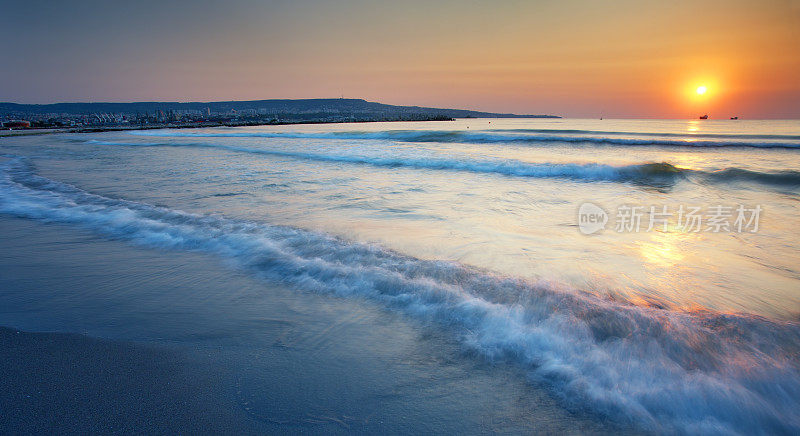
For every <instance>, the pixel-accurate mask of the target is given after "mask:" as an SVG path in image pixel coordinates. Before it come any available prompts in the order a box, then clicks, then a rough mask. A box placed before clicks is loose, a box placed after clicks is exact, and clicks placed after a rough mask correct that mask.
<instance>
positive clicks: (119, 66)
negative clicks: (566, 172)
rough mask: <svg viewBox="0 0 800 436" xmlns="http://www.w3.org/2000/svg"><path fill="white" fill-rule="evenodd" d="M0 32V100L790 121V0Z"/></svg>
mask: <svg viewBox="0 0 800 436" xmlns="http://www.w3.org/2000/svg"><path fill="white" fill-rule="evenodd" d="M0 38H2V55H1V56H2V57H0V101H14V102H22V103H49V102H58V101H133V100H139V101H141V100H160V101H208V100H252V99H262V98H313V97H338V96H342V95H344V96H345V97H351V98H365V99H367V100H373V101H380V102H383V103H392V104H417V105H428V106H439V107H460V108H470V109H479V110H490V111H503V112H506V111H509V112H512V111H513V112H518V113H553V114H561V115H566V116H590V117H594V116H600V115H604V116H606V117H615V116H616V117H677V118H682V117H694V116H696V114H698V113H705V112H708V113H711V114H712V115H713V116H715V117H718V118H721V117H727V116H728V115H739V116H742V117H747V118H757V117H764V118H800V0H761V1H739V0H727V1H714V0H693V1H661V2H658V3H656V2H651V1H644V0H638V1H598V0H584V1H580V0H575V1H568V0H562V1H513V0H507V1H503V0H496V1H482V0H460V1H435V0H425V1H417V0H407V1H391V2H389V1H387V2H381V1H377V0H344V1H315V0H292V1H289V0H287V1H255V0H236V1H234V0H228V1H225V2H222V1H218V2H215V1H200V0H186V1H169V0H159V1H149V0H136V1H109V0H103V1H83V0H74V1H56V0H53V1H35V0H34V1H30V0H26V1H21V0H14V1H10V0H8V1H7V0H0ZM699 85H706V86H707V87H708V92H707V94H706V95H705V96H703V97H702V98H699V97H698V96H697V95H696V94H695V93H694V89H695V88H697V86H699Z"/></svg>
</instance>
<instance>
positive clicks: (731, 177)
mask: <svg viewBox="0 0 800 436" xmlns="http://www.w3.org/2000/svg"><path fill="white" fill-rule="evenodd" d="M703 175H704V177H705V178H706V179H707V180H710V181H712V182H754V183H761V184H766V185H776V186H786V187H793V186H800V171H792V170H784V171H777V172H774V173H765V172H760V171H751V170H746V169H743V168H726V169H724V170H720V171H713V172H707V173H703Z"/></svg>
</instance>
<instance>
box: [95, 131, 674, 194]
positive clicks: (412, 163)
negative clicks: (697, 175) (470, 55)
mask: <svg viewBox="0 0 800 436" xmlns="http://www.w3.org/2000/svg"><path fill="white" fill-rule="evenodd" d="M87 142H88V143H90V144H97V145H119V146H131V147H137V146H138V147H152V146H162V147H201V148H220V149H224V150H229V151H235V152H242V153H253V154H263V155H270V156H280V157H289V158H296V159H304V160H314V161H323V162H344V163H351V164H365V165H372V166H377V167H388V168H415V169H427V170H450V171H466V172H472V173H489V174H500V175H505V176H516V177H533V178H568V179H576V180H586V181H622V182H624V181H631V182H635V183H642V184H651V183H652V184H662V183H666V182H673V181H675V178H676V177H679V176H681V174H682V173H683V170H681V169H680V168H677V167H675V166H673V165H671V164H669V163H666V162H662V163H644V164H639V165H627V166H613V165H605V164H598V163H587V164H578V163H530V162H523V161H519V160H513V159H505V160H501V159H496V160H483V161H480V160H459V159H449V158H439V157H425V158H421V157H420V158H415V157H378V156H363V155H352V154H321V153H307V152H299V151H287V150H269V149H259V148H247V147H236V146H231V145H224V144H210V143H160V144H153V143H125V142H110V141H97V140H89V141H87Z"/></svg>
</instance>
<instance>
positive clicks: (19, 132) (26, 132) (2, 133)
mask: <svg viewBox="0 0 800 436" xmlns="http://www.w3.org/2000/svg"><path fill="white" fill-rule="evenodd" d="M408 121H425V122H427V121H455V118H440V119H434V118H419V119H346V120H331V121H323V120H319V121H314V120H299V121H275V122H272V121H269V122H261V121H257V122H253V121H243V122H202V123H164V124H141V125H136V126H107V127H102V126H100V127H68V128H53V129H49V128H42V129H35V128H34V129H16V130H14V129H7V130H0V138H4V137H15V136H34V135H49V134H54V133H99V132H117V131H119V132H122V131H127V130H158V129H201V128H208V127H253V126H286V125H302V124H357V123H392V122H398V123H399V122H408Z"/></svg>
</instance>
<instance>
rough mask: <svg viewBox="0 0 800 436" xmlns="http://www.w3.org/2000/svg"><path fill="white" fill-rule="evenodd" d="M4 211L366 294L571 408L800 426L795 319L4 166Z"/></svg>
mask: <svg viewBox="0 0 800 436" xmlns="http://www.w3.org/2000/svg"><path fill="white" fill-rule="evenodd" d="M0 213H4V214H10V215H13V216H17V217H22V218H27V219H33V220H38V221H42V222H50V223H60V224H67V225H75V226H80V227H83V228H87V229H90V230H92V231H94V232H96V233H98V234H101V235H105V236H107V237H111V238H116V239H120V240H125V241H129V242H131V243H134V244H140V245H143V246H148V247H156V248H163V249H172V250H194V251H202V252H206V253H212V254H215V255H218V256H220V257H223V258H226V259H230V260H233V261H234V262H235V263H236V264H238V265H239V266H240V267H242V268H244V269H246V270H248V271H251V272H252V273H254V274H257V275H258V276H260V277H263V278H265V279H268V280H272V281H276V282H281V283H285V284H287V285H290V286H293V287H296V288H299V289H303V290H307V291H313V292H321V293H331V294H335V295H338V296H341V297H355V298H362V299H369V300H372V301H374V302H376V303H378V304H381V305H384V306H385V307H387V308H390V309H392V310H397V311H400V312H402V313H405V314H407V315H410V316H412V317H414V318H416V319H420V320H422V321H423V322H427V323H430V324H431V325H432V326H440V327H441V328H445V329H447V331H448V332H451V333H453V334H454V335H455V336H456V338H457V339H458V340H459V341H460V342H461V343H462V344H463V345H464V346H465V347H467V348H468V349H470V350H473V351H474V352H476V353H477V354H479V355H481V356H483V357H484V358H487V359H490V360H492V359H502V360H505V361H512V362H515V363H516V364H518V365H520V366H522V367H523V368H525V370H526V371H527V372H528V374H529V375H530V377H531V378H532V379H533V380H535V381H537V382H539V383H544V384H546V385H548V386H549V387H550V389H551V391H552V392H553V393H554V394H555V395H556V396H558V397H559V398H560V399H561V400H562V401H563V402H564V404H565V405H567V406H569V407H571V408H574V409H587V410H593V411H594V412H595V413H600V414H603V415H605V416H607V417H609V418H610V419H612V420H614V421H617V422H622V423H631V424H634V425H637V426H638V427H640V428H642V429H645V430H647V431H655V432H667V433H674V432H679V433H740V434H750V433H795V434H796V433H798V432H800V359H798V356H800V326H798V325H797V324H795V323H783V322H775V321H770V320H766V319H763V318H758V317H751V316H745V315H731V314H720V313H714V312H678V311H670V310H665V309H660V308H655V307H643V306H636V305H632V304H623V303H620V302H614V301H610V300H605V299H601V298H598V297H594V296H592V295H589V294H584V293H580V292H577V291H571V290H566V289H560V288H558V287H557V286H555V285H550V284H547V283H543V282H530V281H525V280H521V279H516V278H513V277H506V276H501V275H497V274H492V273H489V272H485V271H481V270H477V269H475V268H470V267H467V266H464V265H461V264H458V263H454V262H442V261H428V260H420V259H416V258H413V257H409V256H404V255H401V254H398V253H395V252H392V251H390V250H386V249H383V248H381V247H379V246H375V245H369V244H361V243H353V242H348V241H345V240H342V239H338V238H335V237H332V236H329V235H326V234H321V233H315V232H310V231H305V230H301V229H296V228H290V227H282V226H272V225H268V224H264V223H258V222H250V221H243V220H234V219H227V218H222V217H217V216H206V215H197V214H191V213H186V212H181V211H178V210H172V209H168V208H164V207H156V206H151V205H148V204H143V203H138V202H132V201H125V200H119V199H112V198H107V197H102V196H98V195H94V194H91V193H88V192H86V191H83V190H81V189H79V188H77V187H74V186H71V185H67V184H64V183H60V182H57V181H53V180H50V179H47V178H44V177H41V176H38V175H37V174H36V173H35V172H34V169H33V167H32V166H31V165H30V164H29V163H28V162H27V161H25V160H21V159H12V160H7V161H5V162H0Z"/></svg>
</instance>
